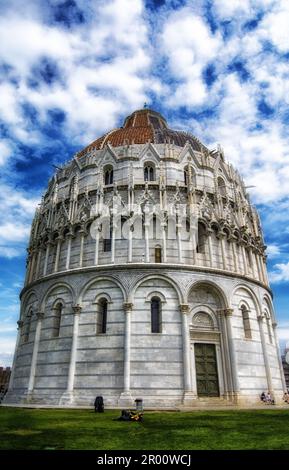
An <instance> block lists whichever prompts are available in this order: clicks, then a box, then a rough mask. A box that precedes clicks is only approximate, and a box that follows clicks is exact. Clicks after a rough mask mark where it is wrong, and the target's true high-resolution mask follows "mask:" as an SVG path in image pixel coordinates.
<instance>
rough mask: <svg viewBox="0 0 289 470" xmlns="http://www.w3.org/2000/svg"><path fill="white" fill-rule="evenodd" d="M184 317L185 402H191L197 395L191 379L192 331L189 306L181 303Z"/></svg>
mask: <svg viewBox="0 0 289 470" xmlns="http://www.w3.org/2000/svg"><path fill="white" fill-rule="evenodd" d="M180 312H181V317H182V337H183V368H184V398H183V403H184V405H185V404H189V403H190V401H191V400H192V399H193V398H196V395H194V394H193V392H192V380H191V357H190V356H191V352H190V332H189V326H188V314H189V306H188V305H187V304H181V305H180Z"/></svg>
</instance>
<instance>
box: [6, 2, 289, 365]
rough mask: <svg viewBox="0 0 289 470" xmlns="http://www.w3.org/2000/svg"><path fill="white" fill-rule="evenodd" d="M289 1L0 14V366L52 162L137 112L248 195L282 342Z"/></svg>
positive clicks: (285, 322) (42, 7) (10, 345)
mask: <svg viewBox="0 0 289 470" xmlns="http://www.w3.org/2000/svg"><path fill="white" fill-rule="evenodd" d="M288 24H289V2H288V1H287V0H252V1H250V0H215V1H214V0H212V1H209V0H196V1H194V2H192V1H185V0H169V1H162V0H147V1H144V0H105V1H102V0H66V1H63V0H61V1H60V0H46V1H43V0H2V1H1V2H0V135H1V139H0V200H1V201H0V203H1V214H2V217H1V220H0V225H1V229H0V288H1V291H0V365H1V364H3V365H9V364H10V363H11V359H12V354H13V349H14V343H15V335H16V321H17V319H18V315H19V303H18V294H19V292H20V290H21V286H22V284H23V277H24V272H25V257H26V251H25V249H26V245H27V240H28V236H29V230H30V223H31V219H32V217H33V213H34V210H35V207H36V206H37V204H38V203H39V201H40V198H41V194H42V193H43V191H44V189H45V188H46V186H47V182H48V179H49V177H50V176H51V175H52V173H53V170H54V168H53V165H57V164H59V163H62V162H64V161H66V160H68V159H69V158H71V157H72V155H73V154H74V153H75V152H76V151H78V150H80V149H81V148H82V147H84V146H85V145H86V144H88V143H89V142H90V141H92V140H94V139H95V138H97V137H98V136H99V135H101V134H102V133H103V132H105V131H107V130H108V129H111V128H113V127H116V126H118V125H120V124H121V123H122V121H123V119H124V117H125V116H127V115H128V114H129V113H131V112H132V111H134V110H135V109H137V108H140V107H142V106H143V104H144V103H145V102H146V103H148V104H149V105H150V107H153V108H154V109H155V110H157V111H159V112H161V113H162V114H163V115H164V116H165V117H166V118H167V120H168V122H169V123H170V125H171V127H175V128H180V129H187V130H190V131H192V132H193V133H194V134H195V135H196V136H197V137H199V138H200V139H201V140H202V141H203V142H204V143H205V144H206V145H208V146H209V147H210V148H214V147H216V145H217V144H218V143H220V144H221V145H222V147H223V149H224V152H225V156H226V159H227V160H228V161H231V162H232V163H233V165H234V166H235V167H237V168H238V169H239V171H240V172H241V173H242V175H243V177H244V178H245V181H246V184H247V185H250V186H254V188H251V189H250V190H249V191H250V196H251V200H252V202H253V203H254V204H255V205H256V206H257V207H258V209H259V211H260V214H261V217H262V223H263V229H264V231H265V238H266V243H267V245H268V266H269V272H270V279H271V285H272V288H273V291H274V298H275V307H276V312H277V318H278V321H279V336H280V339H281V344H282V346H283V345H284V343H285V341H288V340H289V317H288V312H287V308H288V307H287V306H288V296H289V293H288V287H289V252H288V246H289V138H288V123H289V106H288V101H289V35H288Z"/></svg>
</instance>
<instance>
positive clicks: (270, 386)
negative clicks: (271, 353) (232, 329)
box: [257, 315, 274, 396]
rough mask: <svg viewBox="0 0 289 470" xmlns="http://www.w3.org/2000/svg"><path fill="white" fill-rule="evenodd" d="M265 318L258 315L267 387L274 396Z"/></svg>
mask: <svg viewBox="0 0 289 470" xmlns="http://www.w3.org/2000/svg"><path fill="white" fill-rule="evenodd" d="M263 318H264V316H263V315H258V317H257V320H258V324H259V332H260V337H261V344H262V352H263V358H264V365H265V371H266V379H267V386H268V387H267V388H268V390H269V392H270V393H271V394H272V395H273V396H274V390H273V384H272V376H271V370H270V363H269V359H268V353H267V347H266V339H265V334H264V328H263Z"/></svg>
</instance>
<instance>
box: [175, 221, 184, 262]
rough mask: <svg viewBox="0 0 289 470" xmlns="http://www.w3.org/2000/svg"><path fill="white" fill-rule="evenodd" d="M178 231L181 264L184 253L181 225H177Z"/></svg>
mask: <svg viewBox="0 0 289 470" xmlns="http://www.w3.org/2000/svg"><path fill="white" fill-rule="evenodd" d="M176 229H177V240H178V253H179V263H182V262H183V253H182V239H181V233H182V232H181V229H182V225H181V224H176Z"/></svg>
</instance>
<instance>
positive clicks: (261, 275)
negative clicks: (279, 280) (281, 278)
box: [256, 254, 265, 284]
mask: <svg viewBox="0 0 289 470" xmlns="http://www.w3.org/2000/svg"><path fill="white" fill-rule="evenodd" d="M256 258H257V265H258V272H259V279H260V281H261V282H263V283H264V284H265V280H264V273H263V268H262V264H261V255H260V254H257V255H256Z"/></svg>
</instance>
